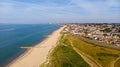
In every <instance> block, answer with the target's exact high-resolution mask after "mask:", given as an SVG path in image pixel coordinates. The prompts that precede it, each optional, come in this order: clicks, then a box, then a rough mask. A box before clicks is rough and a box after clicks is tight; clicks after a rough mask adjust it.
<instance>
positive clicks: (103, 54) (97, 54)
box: [66, 35, 120, 67]
mask: <svg viewBox="0 0 120 67" xmlns="http://www.w3.org/2000/svg"><path fill="white" fill-rule="evenodd" d="M66 38H67V39H68V40H70V41H72V42H73V45H74V47H75V48H77V49H79V50H80V51H82V52H84V53H86V54H88V55H90V56H91V57H92V58H94V59H95V60H96V62H98V63H100V64H101V65H102V66H103V67H106V66H107V65H109V63H110V62H112V61H114V60H115V59H116V58H118V57H119V56H120V51H119V50H114V49H109V48H105V47H99V46H96V45H92V44H90V43H87V42H85V41H82V40H80V39H78V38H77V37H75V36H72V35H67V36H66Z"/></svg>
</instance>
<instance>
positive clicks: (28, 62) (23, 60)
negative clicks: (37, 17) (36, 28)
mask: <svg viewBox="0 0 120 67" xmlns="http://www.w3.org/2000/svg"><path fill="white" fill-rule="evenodd" d="M63 28H64V27H61V28H60V29H58V30H56V31H54V32H53V33H52V34H51V35H50V36H48V38H46V39H45V40H44V41H43V42H41V43H40V44H38V45H36V46H34V47H32V48H31V49H30V50H28V51H27V52H26V53H25V54H24V55H23V56H21V57H19V58H18V59H17V60H15V61H14V62H13V63H12V64H10V65H9V67H39V66H40V64H42V63H43V62H45V61H46V59H47V55H48V53H49V51H50V50H51V49H52V48H54V47H55V46H56V43H57V41H58V40H59V38H60V32H61V31H62V29H63Z"/></svg>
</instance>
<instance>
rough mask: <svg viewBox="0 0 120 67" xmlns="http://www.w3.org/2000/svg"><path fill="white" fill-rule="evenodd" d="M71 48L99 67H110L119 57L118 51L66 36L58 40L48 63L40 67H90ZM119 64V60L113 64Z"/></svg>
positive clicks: (116, 65)
mask: <svg viewBox="0 0 120 67" xmlns="http://www.w3.org/2000/svg"><path fill="white" fill-rule="evenodd" d="M71 42H72V44H71ZM71 45H72V46H71ZM73 47H74V48H75V49H77V50H78V52H83V53H85V54H87V55H88V56H89V57H88V58H89V59H90V60H91V61H93V62H94V63H95V64H96V63H97V64H98V65H100V66H101V67H110V66H111V65H112V64H113V63H112V62H113V61H115V60H116V59H117V58H119V57H120V51H119V50H114V49H109V48H105V47H99V46H96V45H93V44H90V43H87V42H85V41H82V40H80V39H78V38H77V37H75V36H72V35H70V34H67V35H65V36H63V37H62V38H61V39H60V41H59V44H58V45H57V47H56V48H55V49H54V50H53V51H52V52H51V53H50V55H49V57H48V59H49V61H46V62H45V63H43V64H42V65H41V67H90V65H89V64H88V63H87V62H85V61H84V60H83V59H82V57H81V56H80V55H79V54H78V53H77V52H76V51H75V50H74V49H73ZM119 64H120V60H118V61H117V62H115V67H120V66H119ZM98 67H99V66H98Z"/></svg>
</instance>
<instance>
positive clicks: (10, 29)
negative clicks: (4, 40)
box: [0, 28, 15, 31]
mask: <svg viewBox="0 0 120 67" xmlns="http://www.w3.org/2000/svg"><path fill="white" fill-rule="evenodd" d="M12 30H15V29H14V28H9V29H2V30H0V31H12Z"/></svg>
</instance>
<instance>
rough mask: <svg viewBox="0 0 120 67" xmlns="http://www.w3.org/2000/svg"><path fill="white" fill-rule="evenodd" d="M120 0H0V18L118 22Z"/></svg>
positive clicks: (8, 20)
mask: <svg viewBox="0 0 120 67" xmlns="http://www.w3.org/2000/svg"><path fill="white" fill-rule="evenodd" d="M119 7H120V1H119V0H34V1H33V0H1V1H0V18H1V20H0V22H2V23H3V22H8V23H35V22H36V23H39V22H40V23H41V22H85V21H86V22H89V21H94V22H97V21H104V22H107V21H109V22H120V20H119V19H118V17H119V16H120V13H119V12H120V9H119Z"/></svg>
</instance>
